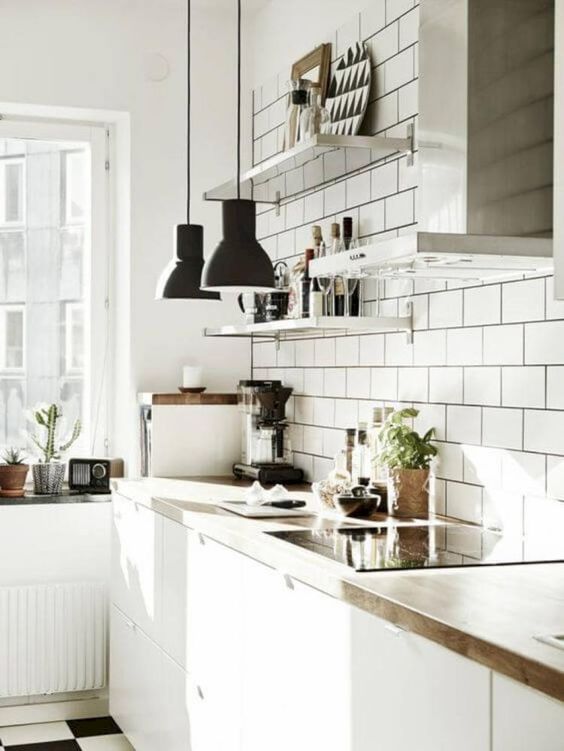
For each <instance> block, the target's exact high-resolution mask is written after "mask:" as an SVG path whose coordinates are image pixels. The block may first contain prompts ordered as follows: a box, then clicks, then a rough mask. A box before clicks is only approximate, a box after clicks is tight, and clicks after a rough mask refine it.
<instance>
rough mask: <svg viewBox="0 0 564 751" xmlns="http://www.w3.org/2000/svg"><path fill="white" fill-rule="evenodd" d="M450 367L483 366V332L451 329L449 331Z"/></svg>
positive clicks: (448, 359) (476, 329) (448, 353)
mask: <svg viewBox="0 0 564 751" xmlns="http://www.w3.org/2000/svg"><path fill="white" fill-rule="evenodd" d="M447 363H448V365H481V364H482V330H481V329H478V328H474V329H449V330H448V331H447Z"/></svg>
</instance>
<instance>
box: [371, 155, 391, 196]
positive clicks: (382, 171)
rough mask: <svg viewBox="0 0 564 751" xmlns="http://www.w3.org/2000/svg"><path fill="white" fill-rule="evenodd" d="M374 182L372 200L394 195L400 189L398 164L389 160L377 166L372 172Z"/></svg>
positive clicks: (372, 181)
mask: <svg viewBox="0 0 564 751" xmlns="http://www.w3.org/2000/svg"><path fill="white" fill-rule="evenodd" d="M370 176H371V183H372V200H373V201H376V200H378V199H379V198H385V197H386V196H391V195H394V193H397V190H398V164H397V162H389V163H388V164H383V165H382V166H381V167H376V169H373V170H372V172H371V173H370Z"/></svg>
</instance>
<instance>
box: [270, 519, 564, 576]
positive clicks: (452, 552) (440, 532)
mask: <svg viewBox="0 0 564 751" xmlns="http://www.w3.org/2000/svg"><path fill="white" fill-rule="evenodd" d="M266 534H268V535H272V536H273V537H278V538H279V539H281V540H285V541H286V542H289V543H292V544H293V545H298V546H299V547H301V548H303V549H305V550H311V551H312V552H314V553H318V554H319V555H322V556H324V557H325V558H330V559H331V560H333V561H337V562H338V563H343V564H345V565H346V566H350V567H351V568H353V569H354V570H355V571H385V570H390V569H423V568H450V567H457V566H496V565H503V564H506V565H507V564H518V563H548V562H551V563H552V562H557V561H558V562H564V541H562V540H555V541H554V542H552V543H550V544H549V542H547V541H546V540H545V541H544V543H543V542H542V541H539V540H536V541H530V542H529V541H527V540H526V539H524V538H520V537H508V536H506V535H503V534H502V533H501V532H496V531H493V530H488V529H484V528H483V527H476V526H473V525H469V524H463V523H450V522H444V523H443V522H434V523H429V524H427V523H421V522H420V523H416V524H394V523H386V524H383V525H382V526H378V527H350V526H338V527H334V528H332V529H299V530H287V531H286V530H285V531H282V532H266Z"/></svg>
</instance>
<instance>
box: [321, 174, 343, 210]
mask: <svg viewBox="0 0 564 751" xmlns="http://www.w3.org/2000/svg"><path fill="white" fill-rule="evenodd" d="M324 192H325V216H331V215H332V214H338V213H339V212H340V211H344V210H345V206H346V195H345V183H344V182H342V183H336V184H335V185H330V186H329V187H328V188H325V191H324Z"/></svg>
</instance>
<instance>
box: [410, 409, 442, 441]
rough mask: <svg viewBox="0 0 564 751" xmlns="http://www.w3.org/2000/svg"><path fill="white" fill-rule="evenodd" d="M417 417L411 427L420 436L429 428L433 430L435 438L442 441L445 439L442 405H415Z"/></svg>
mask: <svg viewBox="0 0 564 751" xmlns="http://www.w3.org/2000/svg"><path fill="white" fill-rule="evenodd" d="M416 408H417V409H418V410H419V414H418V416H417V417H416V418H415V419H414V421H413V427H414V428H415V430H417V431H418V432H419V433H420V434H421V435H424V434H425V433H426V432H427V431H428V430H430V429H431V428H434V429H435V438H436V440H438V441H444V440H445V438H446V407H445V406H444V404H417V405H416Z"/></svg>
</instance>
